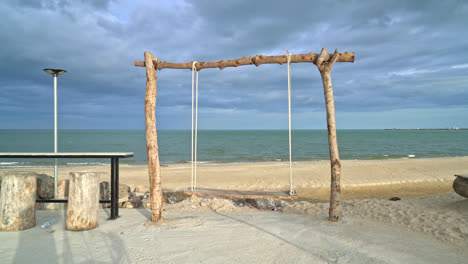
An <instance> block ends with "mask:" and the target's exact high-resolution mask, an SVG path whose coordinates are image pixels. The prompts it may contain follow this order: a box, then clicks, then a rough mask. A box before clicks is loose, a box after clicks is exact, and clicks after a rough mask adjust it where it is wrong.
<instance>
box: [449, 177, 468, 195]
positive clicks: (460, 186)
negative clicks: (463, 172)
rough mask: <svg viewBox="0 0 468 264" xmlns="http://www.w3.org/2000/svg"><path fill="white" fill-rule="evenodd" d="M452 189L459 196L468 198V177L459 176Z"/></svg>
mask: <svg viewBox="0 0 468 264" xmlns="http://www.w3.org/2000/svg"><path fill="white" fill-rule="evenodd" d="M452 187H453V190H454V191H455V192H456V193H457V194H458V195H460V196H463V197H465V198H468V176H463V177H462V176H457V178H456V179H455V180H454V181H453V186H452Z"/></svg>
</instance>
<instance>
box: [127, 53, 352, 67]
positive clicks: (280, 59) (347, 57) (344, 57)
mask: <svg viewBox="0 0 468 264" xmlns="http://www.w3.org/2000/svg"><path fill="white" fill-rule="evenodd" d="M319 55H320V54H315V53H313V52H311V53H308V54H297V55H291V63H298V62H312V63H316V62H317V58H318V56H319ZM332 56H333V54H326V55H325V59H324V61H329V60H330V59H331V57H332ZM336 61H337V62H354V52H344V53H339V55H338V59H337V60H336ZM153 63H154V66H155V68H157V69H158V70H162V69H165V68H169V69H190V70H191V69H192V64H193V62H186V63H172V62H167V61H158V58H157V57H153ZM283 63H287V56H286V55H281V56H265V55H257V56H251V57H242V58H239V59H233V60H220V61H209V62H197V63H195V68H196V69H197V70H201V69H206V68H219V69H220V70H222V69H224V68H226V67H237V66H242V65H255V66H258V65H261V64H283ZM135 66H139V67H145V62H144V61H135Z"/></svg>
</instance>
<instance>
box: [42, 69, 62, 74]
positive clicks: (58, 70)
mask: <svg viewBox="0 0 468 264" xmlns="http://www.w3.org/2000/svg"><path fill="white" fill-rule="evenodd" d="M43 71H45V72H47V73H50V74H52V75H61V74H64V73H66V72H67V71H66V70H61V69H44V70H43Z"/></svg>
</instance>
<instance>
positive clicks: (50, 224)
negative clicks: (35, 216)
mask: <svg viewBox="0 0 468 264" xmlns="http://www.w3.org/2000/svg"><path fill="white" fill-rule="evenodd" d="M55 222H57V220H56V219H55V218H52V219H51V220H49V221H45V222H44V223H43V224H42V225H41V228H42V229H44V228H49V227H51V226H52V225H53V224H55Z"/></svg>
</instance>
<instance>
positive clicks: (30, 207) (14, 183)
mask: <svg viewBox="0 0 468 264" xmlns="http://www.w3.org/2000/svg"><path fill="white" fill-rule="evenodd" d="M36 188H37V178H36V173H34V172H7V173H5V175H4V176H3V180H2V191H1V197H0V199H1V201H0V230H1V231H19V230H25V229H28V228H32V227H34V226H36Z"/></svg>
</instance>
